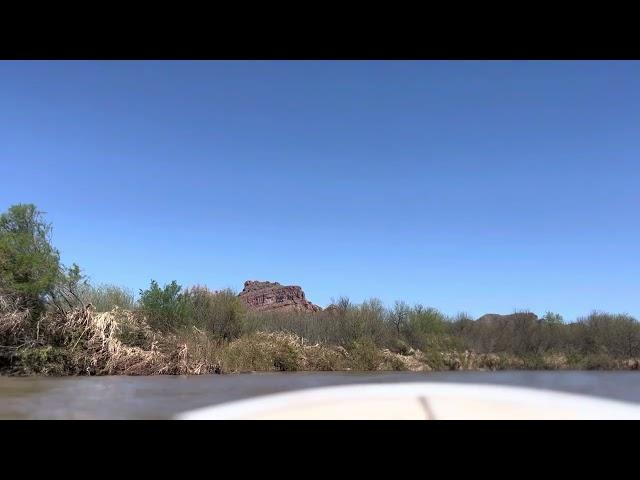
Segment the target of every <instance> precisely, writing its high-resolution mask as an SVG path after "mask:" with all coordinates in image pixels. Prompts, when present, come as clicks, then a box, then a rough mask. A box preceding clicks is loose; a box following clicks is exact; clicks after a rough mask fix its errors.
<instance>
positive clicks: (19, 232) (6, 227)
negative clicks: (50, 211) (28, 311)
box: [0, 204, 60, 306]
mask: <svg viewBox="0 0 640 480" xmlns="http://www.w3.org/2000/svg"><path fill="white" fill-rule="evenodd" d="M50 234H51V225H50V224H48V223H46V222H45V221H44V217H43V213H42V212H40V211H39V210H37V208H36V206H35V205H32V204H17V205H13V206H11V207H10V208H9V210H8V211H7V212H5V213H3V214H1V215H0V288H1V289H4V290H7V291H9V292H11V293H15V294H17V295H19V296H22V297H23V298H24V299H26V300H27V301H28V302H29V303H30V304H31V305H32V306H35V305H41V304H42V299H43V297H44V296H45V295H46V294H47V293H48V292H50V291H51V290H52V289H53V288H54V286H55V284H56V281H57V280H58V278H59V273H60V255H59V253H58V251H57V250H56V249H55V248H53V246H52V245H51V242H50Z"/></svg>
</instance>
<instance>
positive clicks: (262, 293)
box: [238, 280, 322, 312]
mask: <svg viewBox="0 0 640 480" xmlns="http://www.w3.org/2000/svg"><path fill="white" fill-rule="evenodd" d="M238 296H239V297H240V298H241V299H242V300H244V301H245V302H246V304H247V307H249V309H250V310H255V311H265V310H297V311H310V312H317V311H320V310H322V308H320V307H319V306H318V305H314V304H313V303H311V302H310V301H309V300H307V299H306V298H305V295H304V292H303V291H302V288H300V287H298V286H297V285H288V286H285V285H281V284H279V283H278V282H259V281H253V280H247V281H246V282H244V289H243V290H242V292H240V293H239V294H238Z"/></svg>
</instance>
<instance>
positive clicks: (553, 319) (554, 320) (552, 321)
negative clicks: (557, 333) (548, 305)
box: [542, 312, 564, 325]
mask: <svg viewBox="0 0 640 480" xmlns="http://www.w3.org/2000/svg"><path fill="white" fill-rule="evenodd" d="M542 321H543V322H544V323H546V324H548V325H563V324H564V319H563V318H562V315H560V314H559V313H553V312H547V313H545V314H544V317H542Z"/></svg>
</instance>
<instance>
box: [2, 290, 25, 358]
mask: <svg viewBox="0 0 640 480" xmlns="http://www.w3.org/2000/svg"><path fill="white" fill-rule="evenodd" d="M30 319H31V311H30V310H29V309H28V308H25V307H24V306H23V305H22V302H21V301H20V298H18V297H15V296H12V295H7V294H2V293H0V345H3V346H14V345H20V344H24V343H25V342H26V341H27V339H28V338H29V329H30V326H31V325H30Z"/></svg>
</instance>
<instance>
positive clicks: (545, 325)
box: [0, 205, 640, 375]
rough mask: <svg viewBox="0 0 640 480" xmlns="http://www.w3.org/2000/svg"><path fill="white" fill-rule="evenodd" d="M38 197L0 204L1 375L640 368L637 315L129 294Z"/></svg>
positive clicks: (191, 291)
mask: <svg viewBox="0 0 640 480" xmlns="http://www.w3.org/2000/svg"><path fill="white" fill-rule="evenodd" d="M50 232H51V227H50V225H48V224H47V223H46V222H45V220H44V218H43V215H42V213H41V212H39V211H38V210H37V209H36V207H35V206H33V205H15V206H13V207H11V208H10V209H9V210H8V211H7V212H6V213H4V214H2V215H1V216H0V373H4V374H18V375H29V374H45V375H115V374H129V375H153V374H203V373H227V372H248V371H309V370H317V371H332V370H363V371H369V370H411V371H430V370H500V369H638V368H639V366H640V360H639V359H640V323H639V322H638V321H637V320H636V319H634V318H633V317H631V316H629V315H626V314H609V313H603V312H592V313H590V314H588V315H587V316H585V317H583V318H579V319H577V320H576V321H575V322H571V323H567V322H565V321H564V320H563V319H562V317H561V316H560V315H558V314H555V313H551V312H548V313H547V314H545V315H544V316H543V317H542V318H537V317H536V316H533V315H531V314H530V313H529V312H515V314H514V315H511V316H509V317H506V318H505V317H503V318H493V319H488V320H483V321H476V320H473V319H471V318H469V317H468V316H467V315H464V314H459V315H456V316H455V317H448V316H446V315H444V314H443V313H441V312H439V311H438V310H437V309H434V308H430V307H424V306H422V305H408V304H407V303H404V302H396V303H395V304H394V305H393V306H391V307H387V306H385V305H384V304H383V303H382V302H380V301H379V300H376V299H371V300H368V301H365V302H362V303H360V304H355V303H352V302H350V301H349V299H347V298H340V299H338V300H337V301H335V302H334V303H333V304H332V305H331V306H330V307H328V308H326V309H324V310H322V311H319V312H296V311H289V312H282V311H272V312H255V311H250V310H248V309H247V308H246V306H245V305H244V303H243V302H242V301H241V299H240V298H238V296H237V295H236V293H235V292H233V291H231V290H223V291H212V290H210V289H208V288H207V287H204V286H194V287H191V288H187V289H184V288H182V286H180V285H178V284H177V283H176V282H171V283H170V284H167V285H164V286H160V285H159V284H158V283H157V282H154V281H152V282H151V284H150V285H149V287H148V288H146V289H144V290H141V291H140V292H139V295H138V298H137V299H136V296H135V295H134V293H133V292H131V291H129V290H127V289H124V288H121V287H118V286H115V285H91V284H90V283H89V282H88V281H87V279H86V278H85V277H84V276H83V275H82V273H81V270H80V268H79V267H78V266H77V265H72V266H71V267H64V266H63V265H61V263H60V256H59V253H58V251H57V250H56V249H55V248H54V247H53V246H52V245H51V242H50Z"/></svg>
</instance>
